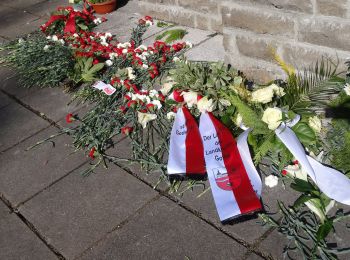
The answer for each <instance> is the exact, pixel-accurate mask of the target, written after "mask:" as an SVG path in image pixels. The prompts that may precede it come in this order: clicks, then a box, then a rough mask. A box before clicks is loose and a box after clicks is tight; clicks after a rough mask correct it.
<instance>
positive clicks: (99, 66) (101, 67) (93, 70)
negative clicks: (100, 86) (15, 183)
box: [89, 63, 105, 74]
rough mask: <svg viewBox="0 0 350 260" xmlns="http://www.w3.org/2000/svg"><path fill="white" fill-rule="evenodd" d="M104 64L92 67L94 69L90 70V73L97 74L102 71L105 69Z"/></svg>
mask: <svg viewBox="0 0 350 260" xmlns="http://www.w3.org/2000/svg"><path fill="white" fill-rule="evenodd" d="M104 66H105V65H104V63H97V64H95V65H94V66H92V68H91V69H90V70H89V73H92V74H93V73H96V72H98V71H100V70H101V69H103V67H104Z"/></svg>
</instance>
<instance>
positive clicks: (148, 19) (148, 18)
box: [145, 15, 153, 22]
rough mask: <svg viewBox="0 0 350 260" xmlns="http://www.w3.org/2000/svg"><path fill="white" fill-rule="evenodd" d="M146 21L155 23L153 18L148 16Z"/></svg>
mask: <svg viewBox="0 0 350 260" xmlns="http://www.w3.org/2000/svg"><path fill="white" fill-rule="evenodd" d="M145 20H146V21H151V22H153V18H152V17H151V16H148V15H146V16H145Z"/></svg>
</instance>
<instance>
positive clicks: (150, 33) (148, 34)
mask: <svg viewBox="0 0 350 260" xmlns="http://www.w3.org/2000/svg"><path fill="white" fill-rule="evenodd" d="M153 21H154V24H153V26H150V27H148V30H147V31H146V32H145V34H144V35H143V38H144V39H147V38H149V37H151V36H153V35H155V34H158V33H160V32H161V31H165V30H168V29H170V28H171V27H167V28H164V27H158V26H157V23H158V22H160V21H159V20H153ZM166 23H167V24H169V23H168V22H166ZM170 25H171V24H170Z"/></svg>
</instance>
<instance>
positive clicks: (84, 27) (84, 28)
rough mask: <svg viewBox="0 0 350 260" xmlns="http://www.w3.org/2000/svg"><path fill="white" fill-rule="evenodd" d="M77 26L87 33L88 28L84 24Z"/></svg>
mask: <svg viewBox="0 0 350 260" xmlns="http://www.w3.org/2000/svg"><path fill="white" fill-rule="evenodd" d="M78 26H79V27H80V28H81V29H82V30H83V31H88V30H89V28H88V27H87V26H86V25H85V24H83V23H78Z"/></svg>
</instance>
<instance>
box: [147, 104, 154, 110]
mask: <svg viewBox="0 0 350 260" xmlns="http://www.w3.org/2000/svg"><path fill="white" fill-rule="evenodd" d="M146 107H147V109H148V110H149V111H153V110H154V104H147V106H146Z"/></svg>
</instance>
